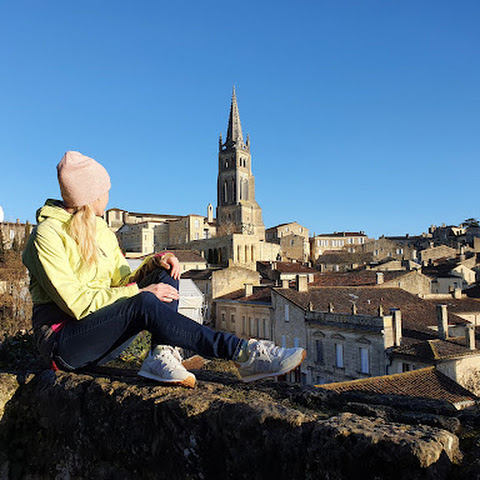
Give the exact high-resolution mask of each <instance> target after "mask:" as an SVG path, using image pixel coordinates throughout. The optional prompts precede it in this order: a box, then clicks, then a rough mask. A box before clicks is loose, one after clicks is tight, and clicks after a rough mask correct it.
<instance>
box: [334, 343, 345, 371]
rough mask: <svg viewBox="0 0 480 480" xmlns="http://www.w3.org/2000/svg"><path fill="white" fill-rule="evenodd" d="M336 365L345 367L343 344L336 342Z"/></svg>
mask: <svg viewBox="0 0 480 480" xmlns="http://www.w3.org/2000/svg"><path fill="white" fill-rule="evenodd" d="M335 366H336V367H338V368H344V364H343V344H341V343H336V344H335Z"/></svg>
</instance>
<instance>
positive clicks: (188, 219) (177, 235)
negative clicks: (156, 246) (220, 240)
mask: <svg viewBox="0 0 480 480" xmlns="http://www.w3.org/2000/svg"><path fill="white" fill-rule="evenodd" d="M212 209H213V207H212V205H211V204H210V205H208V212H209V216H207V217H203V216H202V215H193V214H192V215H186V216H185V217H181V218H179V219H178V220H172V221H170V222H169V223H168V244H169V246H170V248H172V247H173V246H175V245H177V246H180V245H185V244H187V243H189V242H191V241H193V240H200V239H208V238H212V237H215V235H216V224H215V222H214V221H213V218H211V217H210V215H211V213H212Z"/></svg>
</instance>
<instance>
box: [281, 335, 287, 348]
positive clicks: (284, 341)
mask: <svg viewBox="0 0 480 480" xmlns="http://www.w3.org/2000/svg"><path fill="white" fill-rule="evenodd" d="M280 346H281V347H282V348H287V341H286V339H285V335H282V343H281V345H280Z"/></svg>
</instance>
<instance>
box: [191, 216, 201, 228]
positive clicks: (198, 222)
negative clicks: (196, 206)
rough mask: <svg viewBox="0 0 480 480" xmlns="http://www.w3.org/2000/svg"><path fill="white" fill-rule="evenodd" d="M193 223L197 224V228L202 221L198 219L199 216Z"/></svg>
mask: <svg viewBox="0 0 480 480" xmlns="http://www.w3.org/2000/svg"><path fill="white" fill-rule="evenodd" d="M193 225H194V226H195V228H199V227H200V221H199V220H198V218H197V219H196V220H195V221H194V222H193Z"/></svg>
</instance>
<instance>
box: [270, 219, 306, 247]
mask: <svg viewBox="0 0 480 480" xmlns="http://www.w3.org/2000/svg"><path fill="white" fill-rule="evenodd" d="M288 235H298V236H301V237H304V238H306V239H308V235H309V232H308V228H306V227H304V226H303V225H300V224H299V223H298V222H289V223H281V224H280V225H276V226H275V227H270V228H268V229H267V230H265V239H266V240H267V242H272V243H278V244H280V240H281V239H282V237H286V236H288Z"/></svg>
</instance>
